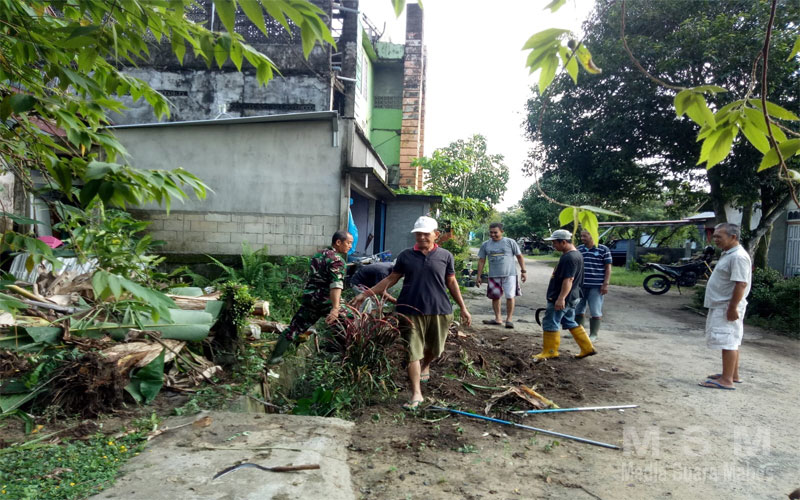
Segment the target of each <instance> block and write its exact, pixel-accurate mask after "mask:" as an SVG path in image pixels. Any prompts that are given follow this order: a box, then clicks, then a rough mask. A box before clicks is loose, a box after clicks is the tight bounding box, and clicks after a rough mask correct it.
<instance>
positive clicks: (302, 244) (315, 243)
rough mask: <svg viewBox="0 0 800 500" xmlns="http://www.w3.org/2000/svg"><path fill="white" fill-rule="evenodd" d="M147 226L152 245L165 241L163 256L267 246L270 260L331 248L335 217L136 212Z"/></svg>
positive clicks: (224, 252)
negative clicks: (154, 241) (244, 245)
mask: <svg viewBox="0 0 800 500" xmlns="http://www.w3.org/2000/svg"><path fill="white" fill-rule="evenodd" d="M135 216H136V217H138V218H139V219H141V220H147V221H149V222H150V223H151V224H150V227H149V234H150V236H151V237H152V238H153V239H154V240H163V241H166V245H165V246H164V247H162V248H161V252H163V253H165V254H185V255H194V254H212V255H238V254H241V252H242V243H243V242H247V243H248V244H249V245H250V247H251V248H252V249H254V250H255V249H258V248H261V247H264V246H266V247H267V248H268V250H269V254H270V255H313V254H315V253H316V252H318V251H319V249H321V248H324V247H326V246H328V245H330V241H331V236H332V235H333V233H334V232H336V230H337V229H338V228H339V220H338V217H336V216H324V215H307V216H303V215H262V214H232V213H218V212H209V213H198V212H177V211H173V212H170V213H169V214H166V213H164V212H153V211H137V212H135Z"/></svg>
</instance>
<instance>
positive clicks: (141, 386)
mask: <svg viewBox="0 0 800 500" xmlns="http://www.w3.org/2000/svg"><path fill="white" fill-rule="evenodd" d="M165 353H166V349H162V351H161V354H159V355H158V357H157V358H156V359H154V360H153V361H151V362H150V363H148V365H147V366H145V367H143V368H140V369H139V370H138V371H137V372H136V373H135V374H134V375H133V376H132V377H131V381H130V383H129V384H128V385H127V386H126V387H125V390H126V391H128V394H130V395H131V396H133V399H135V400H136V402H137V403H140V404H150V402H151V401H153V400H154V399H155V398H156V396H158V393H159V391H161V387H162V386H163V385H164V354H165Z"/></svg>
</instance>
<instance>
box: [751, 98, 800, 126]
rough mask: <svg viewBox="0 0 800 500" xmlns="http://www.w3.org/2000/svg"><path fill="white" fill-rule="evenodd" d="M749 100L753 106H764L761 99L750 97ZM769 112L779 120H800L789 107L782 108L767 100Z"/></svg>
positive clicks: (759, 107)
mask: <svg viewBox="0 0 800 500" xmlns="http://www.w3.org/2000/svg"><path fill="white" fill-rule="evenodd" d="M748 102H749V103H750V105H751V106H753V107H755V108H758V109H761V107H762V106H761V101H760V100H758V99H750V100H749V101H748ZM767 113H769V116H771V117H773V118H778V119H779V120H789V121H795V120H800V118H798V116H797V115H796V114H794V113H792V112H791V111H789V110H788V109H785V108H782V107H780V106H778V105H777V104H775V103H773V102H769V101H767Z"/></svg>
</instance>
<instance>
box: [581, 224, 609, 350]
mask: <svg viewBox="0 0 800 500" xmlns="http://www.w3.org/2000/svg"><path fill="white" fill-rule="evenodd" d="M581 241H582V242H583V245H580V246H578V251H580V253H581V255H583V297H581V301H580V302H579V303H578V307H576V308H575V321H576V322H578V324H579V325H581V326H583V323H584V318H585V314H586V306H587V305H588V306H589V312H590V314H591V316H590V318H591V319H589V338H590V339H591V340H592V342H595V341H596V340H597V334H598V333H599V332H600V320H601V319H602V318H603V296H604V295H605V294H607V293H608V281H609V280H610V279H611V250H609V249H608V247H607V246H605V245H595V244H594V238H592V235H591V234H590V233H589V231H586V230H585V229H584V230H583V231H581Z"/></svg>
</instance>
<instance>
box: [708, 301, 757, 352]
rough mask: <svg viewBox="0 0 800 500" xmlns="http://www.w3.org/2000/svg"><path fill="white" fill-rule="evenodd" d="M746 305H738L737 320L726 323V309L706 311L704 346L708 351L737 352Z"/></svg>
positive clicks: (742, 330)
mask: <svg viewBox="0 0 800 500" xmlns="http://www.w3.org/2000/svg"><path fill="white" fill-rule="evenodd" d="M746 307H747V306H746V305H739V308H738V310H739V319H737V320H736V321H728V318H727V314H728V308H727V307H718V308H713V309H709V310H708V316H706V345H708V347H709V348H710V349H724V350H726V351H738V350H739V346H740V345H742V336H743V335H744V311H745V308H746Z"/></svg>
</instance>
